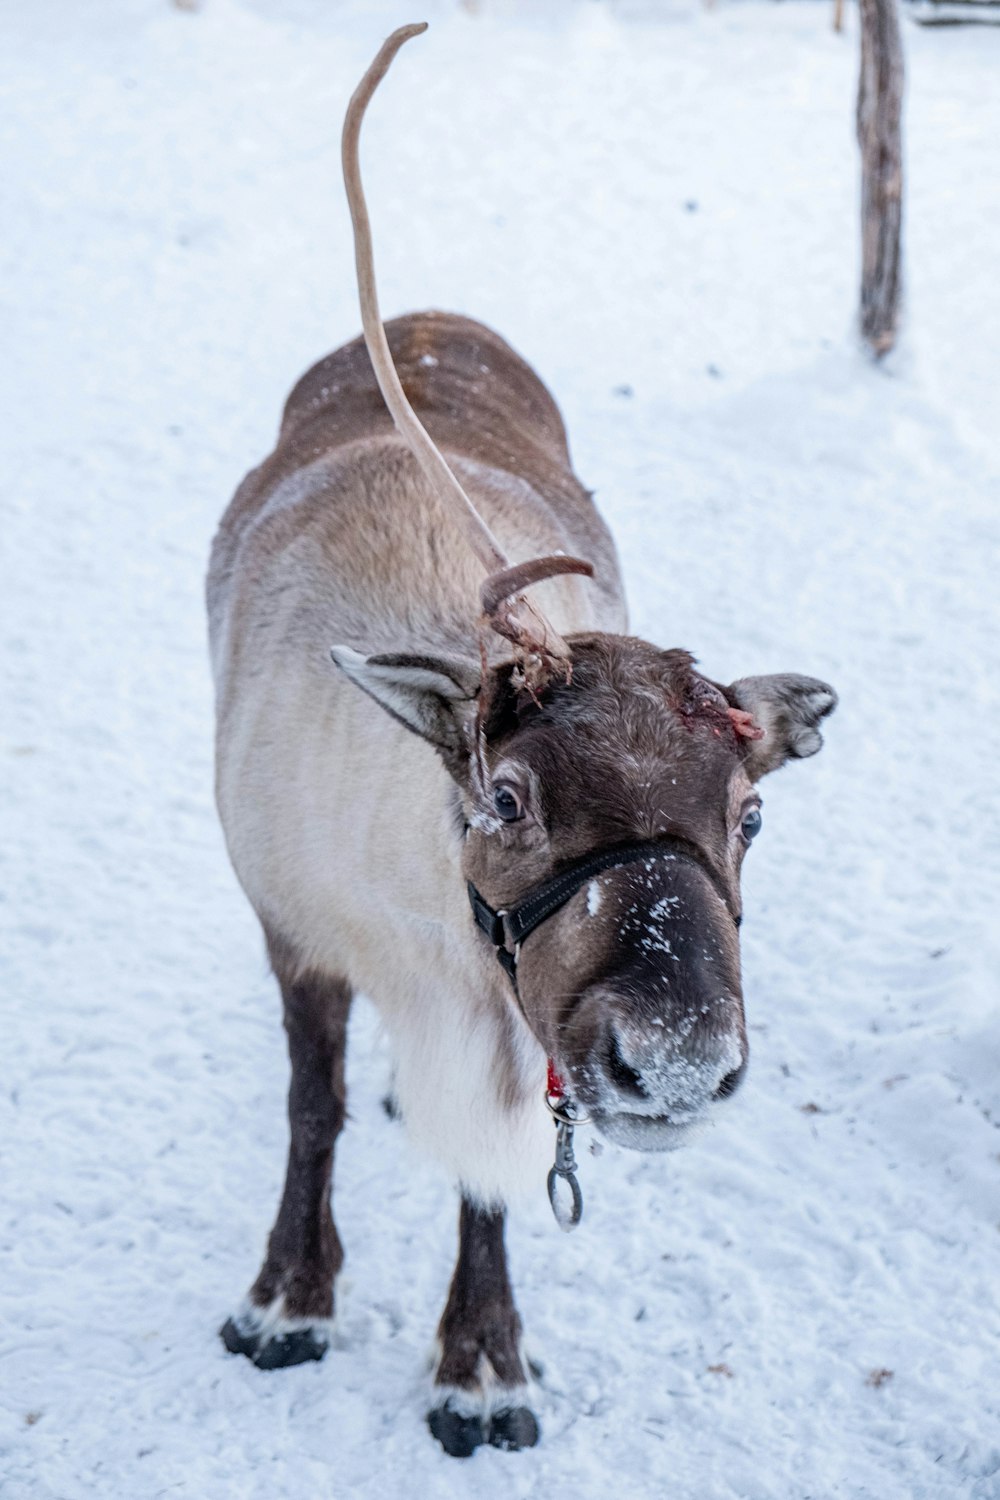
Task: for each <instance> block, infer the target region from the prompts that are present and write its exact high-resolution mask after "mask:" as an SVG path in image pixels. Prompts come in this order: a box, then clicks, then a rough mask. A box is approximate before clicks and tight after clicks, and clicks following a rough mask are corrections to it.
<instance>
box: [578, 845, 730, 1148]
mask: <svg viewBox="0 0 1000 1500" xmlns="http://www.w3.org/2000/svg"><path fill="white" fill-rule="evenodd" d="M581 895H582V896H583V897H584V900H585V903H586V905H585V914H586V915H585V916H584V913H580V912H578V914H577V915H578V919H579V920H580V921H581V922H582V921H584V920H589V921H590V922H591V923H594V924H595V925H596V924H599V932H598V933H594V934H593V939H594V941H593V942H592V943H591V944H589V945H588V946H590V948H591V952H592V953H593V952H594V951H595V949H598V948H599V949H600V951H601V952H602V956H603V959H604V962H602V963H601V965H600V972H599V975H598V976H596V977H594V978H593V979H592V980H591V981H590V982H589V983H588V984H587V985H586V987H585V988H584V989H583V990H582V992H580V993H579V994H578V997H577V998H576V1000H575V1001H574V1002H573V1004H572V1006H571V1007H570V1008H569V1009H568V1012H567V1013H566V1014H565V1015H564V1016H562V1017H561V1018H560V1022H559V1044H558V1046H557V1057H558V1058H559V1059H560V1061H561V1063H562V1066H563V1068H564V1069H565V1072H566V1074H567V1076H568V1078H569V1079H570V1080H571V1089H572V1092H573V1094H574V1096H575V1097H576V1099H577V1100H578V1101H579V1102H580V1104H581V1105H583V1106H584V1107H585V1108H586V1110H587V1112H588V1114H590V1115H591V1117H592V1118H593V1120H594V1123H595V1125H596V1126H597V1128H598V1129H599V1130H600V1131H601V1132H602V1133H603V1134H604V1135H605V1136H607V1137H608V1138H609V1139H611V1140H613V1141H616V1142H618V1143H619V1144H621V1145H623V1146H630V1147H632V1148H634V1149H636V1150H640V1151H664V1150H670V1149H672V1148H673V1147H675V1146H679V1145H681V1144H682V1143H683V1141H684V1139H685V1138H686V1137H687V1136H688V1135H689V1134H690V1132H691V1130H692V1128H693V1127H694V1126H696V1125H699V1124H701V1123H702V1122H704V1121H705V1120H706V1119H707V1118H708V1116H709V1114H710V1112H711V1110H712V1108H713V1107H714V1106H715V1105H717V1104H718V1103H719V1102H721V1101H722V1100H724V1099H728V1098H730V1097H731V1096H732V1094H734V1093H735V1091H736V1090H737V1088H738V1087H739V1085H740V1083H741V1082H742V1079H743V1075H744V1073H745V1071H746V1065H747V1040H746V1025H745V1022H744V1017H743V995H742V989H741V985H740V958H739V940H738V935H737V930H736V923H735V921H734V919H733V916H732V913H731V912H730V910H729V908H728V907H727V905H726V903H725V901H724V900H723V899H722V897H721V895H720V894H719V892H718V890H717V889H716V887H715V885H714V883H713V881H712V880H711V879H710V877H709V876H708V874H707V873H706V871H705V870H704V869H703V867H702V866H701V865H700V863H699V862H698V861H696V860H694V859H690V858H686V857H685V856H683V855H677V856H669V857H667V858H660V859H657V860H655V861H653V860H651V861H649V862H648V863H647V864H640V865H636V866H627V867H623V868H621V869H616V870H611V871H608V872H607V873H606V874H605V875H602V876H600V877H599V878H598V879H596V880H595V881H593V882H591V884H590V887H589V888H588V889H587V890H585V891H584V892H582V893H581Z"/></svg>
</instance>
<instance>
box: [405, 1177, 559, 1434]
mask: <svg viewBox="0 0 1000 1500" xmlns="http://www.w3.org/2000/svg"><path fill="white" fill-rule="evenodd" d="M504 1217H505V1215H504V1210H503V1209H483V1208H478V1207H477V1206H476V1205H475V1204H474V1203H470V1202H469V1201H468V1199H466V1198H463V1199H462V1207H461V1211H460V1214H459V1229H458V1233H459V1241H458V1263H457V1264H456V1266H455V1274H454V1276H453V1277H452V1281H451V1290H450V1292H449V1293H448V1304H447V1306H446V1307H445V1310H444V1315H443V1317H442V1319H441V1324H440V1327H439V1328H438V1339H439V1340H440V1344H441V1358H440V1360H439V1362H438V1367H437V1371H436V1373H435V1376H434V1384H435V1388H436V1389H435V1394H436V1397H437V1400H436V1404H435V1406H434V1407H433V1409H432V1410H431V1412H430V1414H429V1416H428V1419H427V1420H428V1424H429V1426H430V1429H431V1432H432V1433H433V1434H434V1436H435V1437H436V1438H437V1440H438V1442H439V1443H440V1444H441V1446H442V1447H443V1448H444V1450H445V1452H447V1453H450V1454H451V1455H452V1456H453V1457H454V1458H467V1457H468V1456H469V1454H470V1453H472V1452H473V1450H474V1449H475V1448H477V1447H478V1446H479V1444H480V1443H492V1444H493V1446H494V1447H495V1448H531V1447H533V1446H534V1444H535V1443H537V1441H538V1422H537V1420H536V1418H535V1415H534V1413H533V1412H532V1411H531V1410H530V1409H529V1408H528V1407H527V1406H526V1405H525V1401H526V1398H527V1376H526V1373H525V1368H524V1365H523V1363H522V1360H521V1319H520V1317H519V1316H518V1311H517V1308H516V1307H515V1306H514V1294H513V1292H512V1291H511V1287H510V1277H509V1275H508V1271H507V1253H506V1251H505V1249H504V1241H503V1232H504Z"/></svg>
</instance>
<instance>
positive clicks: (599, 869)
mask: <svg viewBox="0 0 1000 1500" xmlns="http://www.w3.org/2000/svg"><path fill="white" fill-rule="evenodd" d="M668 856H669V857H673V858H676V857H677V856H680V857H681V858H682V859H687V860H689V861H690V862H691V863H692V864H696V865H698V866H699V867H700V869H701V870H703V871H704V873H705V874H706V875H707V876H708V878H709V879H710V880H711V882H712V885H713V886H714V887H715V888H716V890H718V891H719V894H720V895H721V896H722V897H723V900H725V894H724V892H723V891H722V890H721V888H720V886H719V880H718V876H717V875H716V874H715V872H714V871H713V870H712V869H711V868H710V867H709V866H708V865H707V864H706V862H705V860H704V859H703V858H702V857H701V855H700V854H698V853H696V852H695V851H694V849H693V848H692V847H691V845H690V844H688V843H687V842H686V841H685V840H684V839H678V838H665V839H658V840H657V841H656V842H655V843H654V842H652V841H647V842H642V841H638V842H636V843H632V844H616V845H615V846H614V847H613V848H610V849H602V850H600V852H599V853H597V854H587V855H584V857H583V858H582V859H578V860H576V861H574V863H573V864H571V865H569V866H568V867H567V868H566V869H565V870H562V871H560V873H559V874H558V875H553V876H552V878H551V880H546V881H544V882H543V883H542V884H541V885H538V886H536V887H535V889H534V890H533V891H529V893H528V895H527V896H523V897H522V898H521V900H520V901H518V902H517V903H516V904H515V905H514V906H508V907H505V908H504V910H503V911H494V910H493V907H492V906H490V905H489V904H488V902H486V901H484V900H483V898H482V896H481V895H480V894H479V892H478V891H477V890H476V888H475V886H474V885H473V884H472V881H471V880H470V881H469V882H468V891H469V903H470V905H471V906H472V915H473V917H474V918H475V921H476V926H477V927H478V928H479V929H480V931H482V932H485V934H486V936H487V937H488V938H489V940H490V942H491V943H492V944H493V947H494V948H495V949H496V955H497V959H498V960H499V963H500V967H501V968H502V969H503V970H504V972H505V974H506V975H507V977H508V979H509V980H510V982H511V984H512V985H513V986H514V993H515V994H517V956H518V949H519V948H520V945H521V944H522V943H523V942H524V940H525V938H526V937H528V936H529V934H530V933H532V932H534V930H535V928H536V927H540V926H541V924H542V923H543V922H544V921H546V920H547V919H548V918H549V917H551V916H552V915H553V913H554V912H557V911H558V910H559V908H560V907H562V906H565V905H566V902H567V901H568V900H569V899H570V897H571V896H575V895H576V893H577V891H578V890H579V889H580V887H581V886H583V885H586V883H587V881H588V880H591V879H592V878H593V877H594V876H595V875H600V874H602V873H603V871H605V870H614V869H616V868H618V867H619V866H621V865H634V864H638V863H640V862H641V861H643V860H649V859H664V858H666V857H668ZM726 906H727V908H728V906H729V902H728V901H726ZM734 921H735V922H736V925H737V927H738V926H739V925H740V919H739V918H734Z"/></svg>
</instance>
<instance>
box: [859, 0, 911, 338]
mask: <svg viewBox="0 0 1000 1500" xmlns="http://www.w3.org/2000/svg"><path fill="white" fill-rule="evenodd" d="M859 11H860V16H861V77H860V79H859V82H858V143H859V145H860V147H861V333H862V337H863V338H864V339H865V341H866V342H867V343H868V345H869V347H870V349H871V351H872V353H873V354H874V356H875V358H876V359H880V358H881V357H882V355H883V354H888V352H889V350H890V349H891V348H892V347H893V345H894V344H895V342H896V324H897V318H898V314H899V295H900V281H901V274H902V273H901V266H900V248H899V236H900V226H901V223H902V217H903V148H902V131H901V119H902V112H903V45H902V41H901V39H900V35H899V15H898V12H897V8H896V0H859Z"/></svg>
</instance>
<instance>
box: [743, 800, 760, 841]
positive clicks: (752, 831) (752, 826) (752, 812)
mask: <svg viewBox="0 0 1000 1500" xmlns="http://www.w3.org/2000/svg"><path fill="white" fill-rule="evenodd" d="M763 823H764V819H763V818H762V817H761V815H760V808H759V807H748V808H747V810H746V812H745V813H744V814H743V821H742V823H741V824H740V832H741V833H742V835H743V837H744V838H745V839H746V841H747V843H748V844H749V842H750V840H751V839H755V838H756V837H757V835H758V833H760V830H761V827H762V826H763Z"/></svg>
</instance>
